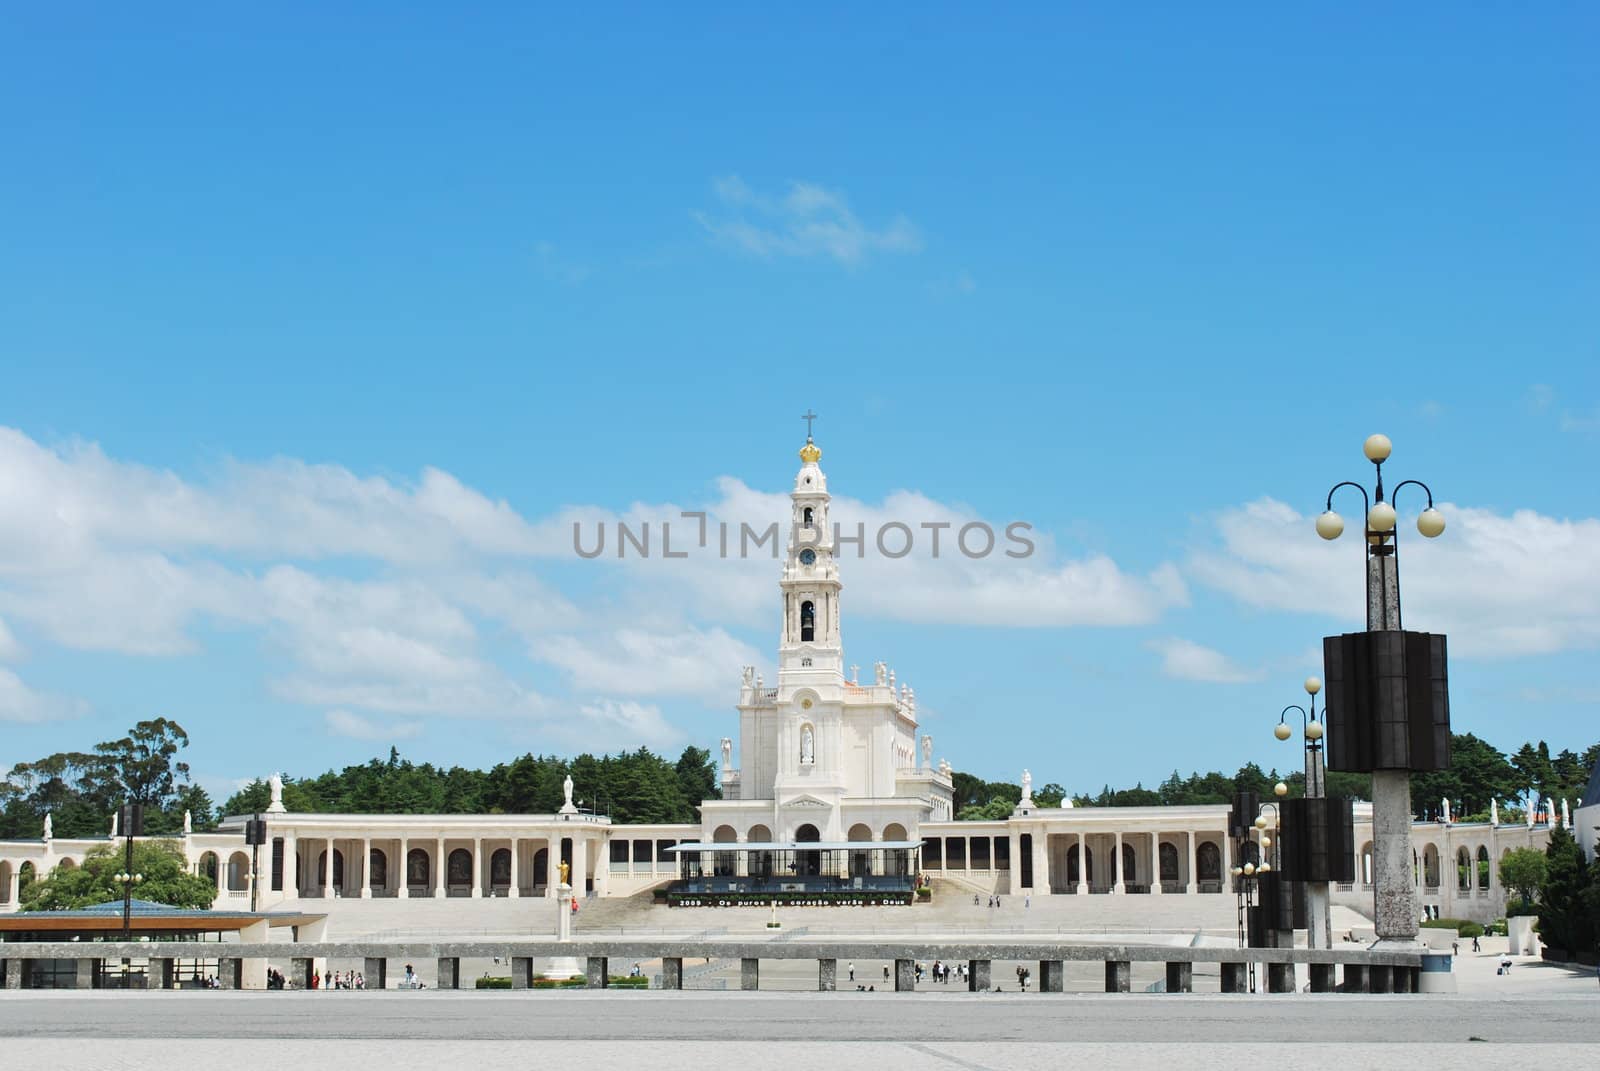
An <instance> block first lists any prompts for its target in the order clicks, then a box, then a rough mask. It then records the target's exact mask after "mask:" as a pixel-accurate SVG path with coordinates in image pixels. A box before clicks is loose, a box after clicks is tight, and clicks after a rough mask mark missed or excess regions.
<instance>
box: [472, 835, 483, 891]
mask: <svg viewBox="0 0 1600 1071" xmlns="http://www.w3.org/2000/svg"><path fill="white" fill-rule="evenodd" d="M483 867H484V860H483V838H482V837H473V838H472V898H473V899H474V900H477V899H479V898H481V897H482V896H483Z"/></svg>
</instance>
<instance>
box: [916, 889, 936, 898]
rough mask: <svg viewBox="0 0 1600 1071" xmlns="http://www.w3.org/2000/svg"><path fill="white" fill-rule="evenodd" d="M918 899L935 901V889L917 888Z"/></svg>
mask: <svg viewBox="0 0 1600 1071" xmlns="http://www.w3.org/2000/svg"><path fill="white" fill-rule="evenodd" d="M917 899H918V900H932V899H933V889H931V888H929V887H928V886H926V885H918V886H917Z"/></svg>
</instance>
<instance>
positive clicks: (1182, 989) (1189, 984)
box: [1167, 961, 1194, 993]
mask: <svg viewBox="0 0 1600 1071" xmlns="http://www.w3.org/2000/svg"><path fill="white" fill-rule="evenodd" d="M1167 992H1168V993H1193V992H1194V964H1192V963H1189V962H1187V961H1184V962H1177V963H1168V964H1167Z"/></svg>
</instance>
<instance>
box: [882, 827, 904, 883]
mask: <svg viewBox="0 0 1600 1071" xmlns="http://www.w3.org/2000/svg"><path fill="white" fill-rule="evenodd" d="M883 839H884V840H887V841H896V840H900V841H903V840H908V839H909V838H908V837H907V836H906V827H905V826H903V825H901V824H900V823H899V822H890V823H889V824H888V825H886V826H884V827H883ZM883 872H884V873H885V874H887V875H889V877H891V878H903V877H905V876H906V875H907V874H909V873H911V850H910V849H909V848H885V849H884V851H883Z"/></svg>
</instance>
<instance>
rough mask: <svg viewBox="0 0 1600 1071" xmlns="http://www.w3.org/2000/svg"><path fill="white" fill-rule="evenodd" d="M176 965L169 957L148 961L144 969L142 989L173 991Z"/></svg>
mask: <svg viewBox="0 0 1600 1071" xmlns="http://www.w3.org/2000/svg"><path fill="white" fill-rule="evenodd" d="M176 968H177V963H176V961H174V960H173V959H172V958H171V957H159V958H157V959H153V960H151V961H150V965H149V966H148V967H147V968H146V969H145V971H146V973H145V977H144V987H145V988H146V989H173V988H175V987H174V985H173V982H174V981H175V978H174V976H175V975H176V974H177V970H176Z"/></svg>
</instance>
